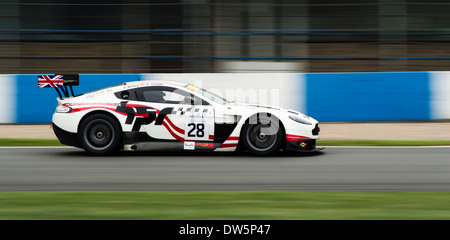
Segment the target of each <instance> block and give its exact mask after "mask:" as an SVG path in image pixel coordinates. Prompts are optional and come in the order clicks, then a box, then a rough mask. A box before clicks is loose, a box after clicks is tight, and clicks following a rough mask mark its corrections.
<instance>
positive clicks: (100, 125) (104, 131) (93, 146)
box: [78, 113, 121, 155]
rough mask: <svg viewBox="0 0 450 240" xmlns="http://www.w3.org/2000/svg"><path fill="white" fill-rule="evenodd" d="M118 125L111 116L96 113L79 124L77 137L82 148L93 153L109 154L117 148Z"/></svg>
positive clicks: (119, 133) (118, 140)
mask: <svg viewBox="0 0 450 240" xmlns="http://www.w3.org/2000/svg"><path fill="white" fill-rule="evenodd" d="M120 129H121V128H120V125H119V123H117V121H115V119H113V118H112V117H110V116H108V115H106V114H101V113H96V114H93V115H91V116H89V117H87V118H86V119H84V120H83V122H82V123H81V124H80V127H79V131H78V133H79V135H78V136H79V138H80V142H81V144H82V145H83V148H84V150H86V151H87V152H89V153H91V154H94V155H109V154H112V153H114V152H116V151H118V150H119V146H120V143H121V130H120Z"/></svg>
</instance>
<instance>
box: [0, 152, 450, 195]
mask: <svg viewBox="0 0 450 240" xmlns="http://www.w3.org/2000/svg"><path fill="white" fill-rule="evenodd" d="M217 190H219V191H233V190H238V191H240V190H251V191H265V190H270V191H271V190H276V191H364V192H365V191H378V192H388V191H420V192H426V191H450V147H418V148H417V147H398V148H397V147H328V148H326V149H325V150H323V152H322V153H315V154H299V153H280V154H278V155H276V156H271V157H253V156H249V155H246V154H234V153H233V154H229V153H173V152H123V153H120V154H119V155H118V156H110V157H93V156H89V155H88V154H86V153H85V152H84V151H83V150H80V149H76V148H65V147H64V148H61V147H55V148H7V147H4V148H0V191H217Z"/></svg>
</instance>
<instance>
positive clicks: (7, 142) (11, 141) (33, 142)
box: [0, 138, 64, 146]
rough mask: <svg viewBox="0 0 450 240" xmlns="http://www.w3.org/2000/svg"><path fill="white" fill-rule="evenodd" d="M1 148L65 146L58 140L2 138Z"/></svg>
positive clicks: (0, 141)
mask: <svg viewBox="0 0 450 240" xmlns="http://www.w3.org/2000/svg"><path fill="white" fill-rule="evenodd" d="M0 146H64V145H62V144H61V143H60V142H59V140H57V139H17V138H0Z"/></svg>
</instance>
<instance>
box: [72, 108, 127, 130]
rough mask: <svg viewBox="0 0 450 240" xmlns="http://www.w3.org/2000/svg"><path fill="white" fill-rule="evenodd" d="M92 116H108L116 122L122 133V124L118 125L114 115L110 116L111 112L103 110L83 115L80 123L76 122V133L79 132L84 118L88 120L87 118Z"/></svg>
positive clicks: (118, 122)
mask: <svg viewBox="0 0 450 240" xmlns="http://www.w3.org/2000/svg"><path fill="white" fill-rule="evenodd" d="M94 114H104V115H108V116H110V117H111V118H112V119H114V121H116V122H117V124H118V125H119V127H120V132H121V133H123V129H122V124H121V123H120V121H119V119H118V118H117V117H116V116H115V115H114V114H112V113H111V112H109V111H105V110H94V111H91V112H89V113H87V114H85V115H84V116H83V117H82V118H81V119H80V121H79V122H78V126H77V133H79V132H80V126H81V123H83V121H84V120H86V118H88V117H90V116H92V115H94Z"/></svg>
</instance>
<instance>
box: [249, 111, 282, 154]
mask: <svg viewBox="0 0 450 240" xmlns="http://www.w3.org/2000/svg"><path fill="white" fill-rule="evenodd" d="M252 118H253V117H252ZM252 118H250V119H249V121H248V123H246V124H245V125H244V127H243V128H242V132H241V136H242V138H241V139H243V144H242V145H243V147H244V148H245V149H247V150H248V151H249V152H250V153H252V154H254V155H258V156H263V155H270V154H273V153H275V152H277V151H279V150H280V148H281V145H282V143H283V135H284V129H283V127H282V126H281V124H280V121H279V120H278V119H276V118H273V117H270V116H268V117H259V116H258V117H256V118H253V120H252Z"/></svg>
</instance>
